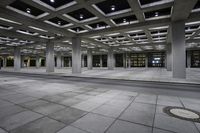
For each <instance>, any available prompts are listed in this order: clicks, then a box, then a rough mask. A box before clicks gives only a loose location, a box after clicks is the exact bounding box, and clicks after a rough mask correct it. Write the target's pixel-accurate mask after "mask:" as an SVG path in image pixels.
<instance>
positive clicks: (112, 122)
mask: <svg viewBox="0 0 200 133" xmlns="http://www.w3.org/2000/svg"><path fill="white" fill-rule="evenodd" d="M138 95H139V93H138V94H137V96H138ZM135 98H136V97H134V99H133V100H132V102H130V103H129V105H128V106H127V107H126V108H125V109H124V110H123V111H122V112H121V113H120V115H119V116H118V117H117V118H115V120H114V121H113V122H112V123H111V124H110V125H109V126H108V127H107V129H106V130H105V131H104V133H106V132H107V131H108V130H109V129H110V128H111V126H112V125H114V123H115V122H116V121H117V120H119V118H120V116H121V115H122V114H123V113H124V112H125V111H126V110H127V109H128V108H129V107H130V105H131V104H132V103H133V102H134V100H135Z"/></svg>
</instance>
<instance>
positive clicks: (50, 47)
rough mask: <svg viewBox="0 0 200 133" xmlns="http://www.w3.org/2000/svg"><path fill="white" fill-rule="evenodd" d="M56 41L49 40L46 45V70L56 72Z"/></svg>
mask: <svg viewBox="0 0 200 133" xmlns="http://www.w3.org/2000/svg"><path fill="white" fill-rule="evenodd" d="M54 67H55V60H54V43H52V42H50V41H49V42H48V43H47V45H46V72H54Z"/></svg>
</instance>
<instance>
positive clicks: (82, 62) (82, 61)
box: [81, 55, 85, 67]
mask: <svg viewBox="0 0 200 133" xmlns="http://www.w3.org/2000/svg"><path fill="white" fill-rule="evenodd" d="M84 57H85V55H82V56H81V67H84V64H85V61H84Z"/></svg>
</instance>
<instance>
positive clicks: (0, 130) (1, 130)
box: [0, 128, 8, 133]
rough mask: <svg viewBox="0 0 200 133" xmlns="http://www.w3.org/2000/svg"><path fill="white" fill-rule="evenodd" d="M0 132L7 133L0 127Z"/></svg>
mask: <svg viewBox="0 0 200 133" xmlns="http://www.w3.org/2000/svg"><path fill="white" fill-rule="evenodd" d="M0 133H8V132H6V131H5V130H3V129H1V128H0Z"/></svg>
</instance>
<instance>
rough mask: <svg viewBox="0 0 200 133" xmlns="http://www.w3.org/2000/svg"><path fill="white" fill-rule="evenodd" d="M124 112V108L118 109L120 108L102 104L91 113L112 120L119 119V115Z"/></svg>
mask: <svg viewBox="0 0 200 133" xmlns="http://www.w3.org/2000/svg"><path fill="white" fill-rule="evenodd" d="M124 110H125V108H124V107H120V106H110V105H109V104H104V105H102V106H100V107H98V108H96V109H95V110H93V111H92V112H93V113H96V114H101V115H105V116H108V117H113V118H117V117H119V115H120V114H121V113H122V112H123V111H124Z"/></svg>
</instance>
